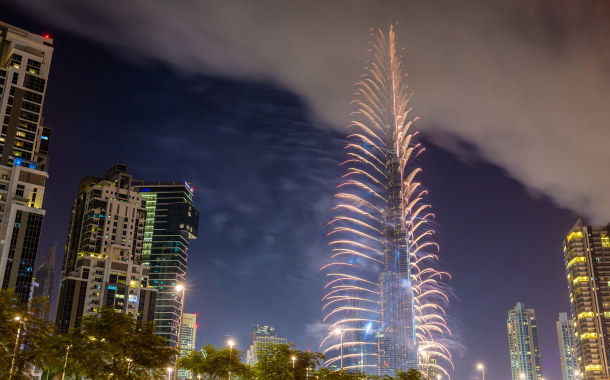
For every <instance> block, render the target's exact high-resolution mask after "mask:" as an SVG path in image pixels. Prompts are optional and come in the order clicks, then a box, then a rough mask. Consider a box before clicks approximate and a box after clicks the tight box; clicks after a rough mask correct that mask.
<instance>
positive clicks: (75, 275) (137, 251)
mask: <svg viewBox="0 0 610 380" xmlns="http://www.w3.org/2000/svg"><path fill="white" fill-rule="evenodd" d="M131 181H132V178H131V175H129V174H127V166H126V165H122V164H116V165H114V166H113V167H112V168H110V169H108V170H106V171H105V172H104V173H103V174H102V176H101V177H94V176H90V175H87V176H85V177H83V178H82V179H81V180H80V184H79V188H78V193H77V197H76V199H75V200H74V201H73V202H72V212H71V214H70V220H69V222H68V234H67V237H66V245H65V250H64V259H63V264H62V271H61V281H60V288H59V297H58V299H57V306H56V308H55V318H54V320H55V324H56V325H57V327H58V328H59V330H60V332H62V333H67V332H68V331H69V329H70V328H74V327H77V326H78V325H79V318H80V317H82V316H84V315H96V314H97V313H98V311H99V308H101V307H102V306H110V307H113V308H114V309H115V310H116V311H117V312H120V313H123V314H131V315H133V317H134V318H137V319H138V321H140V322H148V321H152V320H153V319H154V308H155V304H156V298H157V291H156V289H154V287H152V286H151V285H150V281H149V268H148V266H146V265H142V245H143V240H144V224H145V222H146V208H145V207H146V201H145V200H144V199H142V198H141V197H140V195H139V194H138V193H137V192H136V191H135V189H134V188H133V186H132V185H131Z"/></svg>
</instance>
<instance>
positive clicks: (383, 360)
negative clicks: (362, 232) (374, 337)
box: [378, 131, 418, 376]
mask: <svg viewBox="0 0 610 380" xmlns="http://www.w3.org/2000/svg"><path fill="white" fill-rule="evenodd" d="M389 133H390V138H389V139H388V142H387V147H388V150H387V153H386V160H387V161H386V178H387V199H388V207H387V209H386V210H385V211H384V212H383V213H382V217H383V225H384V229H383V237H384V247H383V248H384V249H383V253H384V265H383V272H381V273H380V274H379V281H380V283H381V287H380V288H381V323H382V325H381V331H380V332H379V340H378V344H379V347H378V360H379V374H380V375H382V376H383V375H390V376H391V375H393V374H394V371H395V370H396V369H403V370H404V369H406V368H418V358H417V356H418V355H417V344H416V338H415V325H414V319H413V290H412V289H411V258H410V250H409V246H408V243H409V240H410V239H409V238H408V237H407V229H406V223H405V215H404V210H403V207H404V198H403V194H404V190H403V182H404V178H403V165H402V162H401V157H399V152H398V149H397V145H398V143H397V141H396V134H397V132H396V131H390V132H389Z"/></svg>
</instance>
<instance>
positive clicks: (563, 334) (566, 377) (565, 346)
mask: <svg viewBox="0 0 610 380" xmlns="http://www.w3.org/2000/svg"><path fill="white" fill-rule="evenodd" d="M557 339H558V340H559V355H560V356H561V374H562V376H563V380H576V371H578V358H577V356H576V341H575V340H574V321H573V320H572V319H568V313H559V320H558V321H557Z"/></svg>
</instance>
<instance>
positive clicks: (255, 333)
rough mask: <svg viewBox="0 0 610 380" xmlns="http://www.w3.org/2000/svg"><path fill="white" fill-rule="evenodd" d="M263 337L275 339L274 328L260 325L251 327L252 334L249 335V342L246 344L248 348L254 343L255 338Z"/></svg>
mask: <svg viewBox="0 0 610 380" xmlns="http://www.w3.org/2000/svg"><path fill="white" fill-rule="evenodd" d="M259 336H265V337H276V336H277V334H276V333H275V326H262V325H252V332H251V333H250V342H249V343H248V347H250V346H251V345H253V344H254V342H255V341H256V337H259Z"/></svg>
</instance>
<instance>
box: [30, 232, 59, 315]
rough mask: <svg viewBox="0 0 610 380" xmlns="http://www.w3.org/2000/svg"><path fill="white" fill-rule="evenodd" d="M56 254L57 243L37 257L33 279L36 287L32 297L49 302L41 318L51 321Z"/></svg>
mask: <svg viewBox="0 0 610 380" xmlns="http://www.w3.org/2000/svg"><path fill="white" fill-rule="evenodd" d="M56 252H57V243H55V244H53V246H52V247H51V249H50V250H49V252H43V253H42V254H41V255H40V257H38V261H37V264H36V265H37V267H36V270H35V271H34V279H35V281H36V283H37V284H38V286H37V287H36V288H35V290H34V293H33V295H34V297H39V298H45V297H46V298H47V299H48V300H49V304H48V306H49V309H48V310H46V311H45V312H44V313H43V314H44V315H43V317H44V318H45V319H46V320H48V321H50V320H51V309H50V306H51V305H53V297H54V295H55V257H56Z"/></svg>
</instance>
